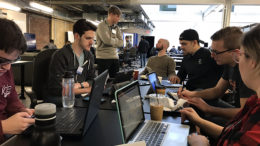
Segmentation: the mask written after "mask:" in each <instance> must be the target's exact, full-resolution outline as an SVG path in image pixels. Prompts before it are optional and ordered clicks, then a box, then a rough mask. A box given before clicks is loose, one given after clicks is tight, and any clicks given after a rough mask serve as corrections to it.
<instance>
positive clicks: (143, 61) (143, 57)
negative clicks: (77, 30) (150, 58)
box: [140, 53, 146, 67]
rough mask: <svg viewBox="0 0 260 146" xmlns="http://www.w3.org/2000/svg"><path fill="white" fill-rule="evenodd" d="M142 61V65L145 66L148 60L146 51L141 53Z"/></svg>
mask: <svg viewBox="0 0 260 146" xmlns="http://www.w3.org/2000/svg"><path fill="white" fill-rule="evenodd" d="M140 61H141V67H144V66H145V61H146V53H140Z"/></svg>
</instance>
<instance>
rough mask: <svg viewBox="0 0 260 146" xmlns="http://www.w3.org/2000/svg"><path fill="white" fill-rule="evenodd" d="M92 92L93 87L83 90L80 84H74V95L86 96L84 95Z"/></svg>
mask: <svg viewBox="0 0 260 146" xmlns="http://www.w3.org/2000/svg"><path fill="white" fill-rule="evenodd" d="M90 92H91V87H84V88H82V87H81V85H80V83H75V84H74V93H75V95H78V94H84V93H90Z"/></svg>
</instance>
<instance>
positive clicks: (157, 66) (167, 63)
mask: <svg viewBox="0 0 260 146" xmlns="http://www.w3.org/2000/svg"><path fill="white" fill-rule="evenodd" d="M168 47H169V41H168V40H166V39H159V40H158V42H157V44H156V49H157V50H158V56H152V57H150V58H149V59H148V62H147V65H146V67H145V69H144V70H143V71H142V72H141V73H140V74H142V75H143V74H147V73H149V72H156V74H157V76H161V77H167V78H168V79H169V80H170V81H172V80H173V79H174V78H175V76H176V73H175V66H176V64H175V62H174V60H173V59H172V58H171V57H169V56H168V55H167V54H166V50H167V49H168Z"/></svg>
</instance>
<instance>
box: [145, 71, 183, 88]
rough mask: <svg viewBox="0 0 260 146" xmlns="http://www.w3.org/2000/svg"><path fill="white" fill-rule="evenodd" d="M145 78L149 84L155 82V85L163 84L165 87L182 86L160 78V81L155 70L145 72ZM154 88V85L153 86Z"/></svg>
mask: <svg viewBox="0 0 260 146" xmlns="http://www.w3.org/2000/svg"><path fill="white" fill-rule="evenodd" d="M147 79H148V80H149V82H150V84H153V83H155V86H163V87H166V88H179V87H182V85H181V84H172V83H171V82H170V81H169V80H162V81H161V82H160V81H159V79H158V76H157V74H156V73H155V72H151V73H148V74H147ZM153 88H154V87H153Z"/></svg>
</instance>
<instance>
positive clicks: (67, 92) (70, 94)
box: [62, 71, 75, 108]
mask: <svg viewBox="0 0 260 146" xmlns="http://www.w3.org/2000/svg"><path fill="white" fill-rule="evenodd" d="M73 88H74V76H73V73H72V71H66V72H65V74H64V76H63V78H62V105H63V107H65V108H72V107H73V106H74V102H75V95H74V91H73Z"/></svg>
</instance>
